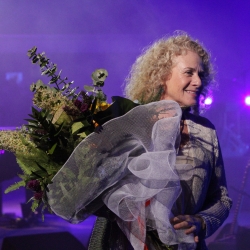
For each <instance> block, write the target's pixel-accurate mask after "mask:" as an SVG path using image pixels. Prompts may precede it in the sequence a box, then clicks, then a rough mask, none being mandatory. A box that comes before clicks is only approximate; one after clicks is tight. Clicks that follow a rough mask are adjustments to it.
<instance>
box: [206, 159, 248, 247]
mask: <svg viewBox="0 0 250 250" xmlns="http://www.w3.org/2000/svg"><path fill="white" fill-rule="evenodd" d="M249 170H250V159H249V160H248V163H247V165H246V168H245V172H244V175H243V180H242V183H241V188H240V189H239V190H237V189H236V190H237V191H238V193H239V195H238V200H237V203H236V208H235V211H234V217H233V221H232V223H231V224H227V225H225V227H223V228H222V230H221V231H220V232H219V234H218V236H217V238H216V240H215V241H214V242H212V243H210V244H209V245H208V249H209V250H221V249H227V250H249V249H250V245H249V237H250V228H244V227H240V226H239V225H238V217H239V213H240V210H241V207H242V203H243V198H244V196H247V197H250V196H249V195H248V194H247V193H246V192H245V191H244V189H245V186H246V182H247V177H248V173H249Z"/></svg>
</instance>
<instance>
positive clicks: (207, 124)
mask: <svg viewBox="0 0 250 250" xmlns="http://www.w3.org/2000/svg"><path fill="white" fill-rule="evenodd" d="M187 117H188V119H190V120H191V121H193V122H194V123H196V124H198V125H200V126H203V127H206V128H209V129H212V130H215V126H214V124H213V123H212V122H211V121H210V120H208V119H207V118H206V117H204V116H200V115H194V114H192V113H188V116H187Z"/></svg>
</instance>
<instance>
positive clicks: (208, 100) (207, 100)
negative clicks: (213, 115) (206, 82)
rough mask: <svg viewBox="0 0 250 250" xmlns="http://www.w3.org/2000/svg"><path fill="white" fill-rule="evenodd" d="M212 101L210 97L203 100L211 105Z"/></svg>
mask: <svg viewBox="0 0 250 250" xmlns="http://www.w3.org/2000/svg"><path fill="white" fill-rule="evenodd" d="M212 102H213V99H212V98H211V97H207V98H206V99H205V101H204V103H205V105H211V104H212Z"/></svg>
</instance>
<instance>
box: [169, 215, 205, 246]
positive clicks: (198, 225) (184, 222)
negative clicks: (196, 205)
mask: <svg viewBox="0 0 250 250" xmlns="http://www.w3.org/2000/svg"><path fill="white" fill-rule="evenodd" d="M170 222H171V223H172V225H173V226H174V229H177V230H178V229H187V230H186V231H185V233H186V234H191V233H193V234H194V241H195V242H196V243H198V242H199V237H198V234H199V232H200V231H201V230H202V228H203V225H204V221H203V219H202V218H201V217H199V216H195V215H178V216H176V217H174V218H172V219H171V220H170Z"/></svg>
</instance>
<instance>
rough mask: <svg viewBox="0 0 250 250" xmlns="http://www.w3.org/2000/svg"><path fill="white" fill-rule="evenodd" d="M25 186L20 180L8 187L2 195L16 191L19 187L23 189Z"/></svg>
mask: <svg viewBox="0 0 250 250" xmlns="http://www.w3.org/2000/svg"><path fill="white" fill-rule="evenodd" d="M25 186H26V184H25V181H23V180H22V181H19V182H16V183H15V184H13V185H11V186H9V187H8V188H7V189H5V191H4V193H5V194H7V193H9V192H11V191H14V190H17V189H19V188H20V187H25Z"/></svg>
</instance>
